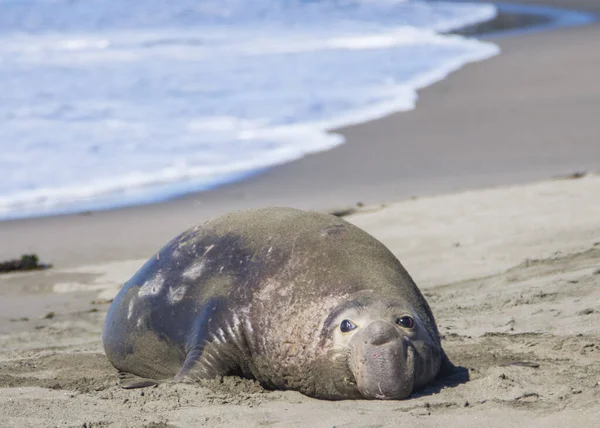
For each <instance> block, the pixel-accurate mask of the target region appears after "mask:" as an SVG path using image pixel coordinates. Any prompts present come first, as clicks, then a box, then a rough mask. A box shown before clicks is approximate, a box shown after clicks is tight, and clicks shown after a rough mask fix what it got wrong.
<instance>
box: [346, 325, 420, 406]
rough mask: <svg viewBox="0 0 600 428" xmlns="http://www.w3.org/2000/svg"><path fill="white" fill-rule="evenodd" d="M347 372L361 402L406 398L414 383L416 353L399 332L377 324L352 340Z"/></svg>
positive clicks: (408, 341)
mask: <svg viewBox="0 0 600 428" xmlns="http://www.w3.org/2000/svg"><path fill="white" fill-rule="evenodd" d="M350 345H351V347H352V356H351V358H350V361H349V362H350V369H351V371H352V373H353V375H354V379H355V381H356V387H357V389H358V391H359V392H360V393H361V395H362V396H363V397H364V398H367V399H379V400H399V399H403V398H407V397H408V396H409V395H410V394H411V393H412V390H413V386H414V383H415V382H414V379H415V352H414V348H413V347H412V346H411V344H410V340H409V339H408V338H406V337H405V336H404V335H403V334H402V333H401V332H400V330H399V329H398V328H396V327H395V326H394V325H393V324H391V323H386V322H383V321H377V322H374V323H372V324H371V325H369V326H367V328H365V329H364V331H363V332H360V333H358V334H356V335H355V337H353V338H352V340H351V343H350Z"/></svg>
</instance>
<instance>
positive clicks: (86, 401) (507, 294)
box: [0, 0, 600, 427]
mask: <svg viewBox="0 0 600 428" xmlns="http://www.w3.org/2000/svg"><path fill="white" fill-rule="evenodd" d="M523 3H532V4H554V5H557V6H562V7H570V8H576V7H579V8H581V9H582V10H590V11H596V12H600V4H598V2H596V1H593V0H587V1H586V0H571V1H567V0H563V1H559V0H548V1H543V0H539V1H534V0H530V1H523ZM496 42H497V43H498V44H499V45H500V47H501V49H502V54H501V55H500V56H498V57H495V58H492V59H490V60H488V61H484V62H481V63H476V64H472V65H469V66H467V67H465V68H463V69H461V70H460V71H459V72H457V73H454V74H453V75H452V76H450V77H449V78H448V79H446V80H444V81H442V82H440V83H438V84H436V85H433V86H431V87H429V88H427V89H425V90H423V91H421V92H420V94H419V96H420V98H419V101H418V105H417V109H416V110H414V111H412V112H408V113H400V114H395V115H391V116H389V117H386V118H384V119H381V120H378V121H373V122H369V123H366V124H362V125H357V126H353V127H349V128H346V129H342V130H339V132H341V133H342V134H344V135H345V136H346V138H347V143H346V144H344V145H342V146H340V147H339V148H336V149H334V150H332V151H329V152H324V153H318V154H315V155H311V156H307V157H305V158H303V159H301V160H299V161H297V162H294V163H291V164H287V165H283V166H281V167H277V168H273V169H271V170H268V171H266V172H264V173H263V174H260V175H257V176H255V177H253V178H251V179H248V180H246V181H244V182H240V183H235V184H232V185H229V186H226V187H222V188H219V189H216V190H214V191H211V192H206V193H200V194H194V195H190V196H187V197H185V198H181V199H178V200H174V201H170V202H167V203H161V204H153V205H148V206H141V207H133V208H127V209H121V210H114V211H106V212H94V213H84V214H79V215H69V216H57V217H48V218H40V219H29V220H19V221H7V222H0V243H1V245H0V260H4V259H8V258H14V257H17V256H19V255H20V254H22V253H27V252H35V253H38V254H39V255H40V257H41V259H42V261H44V262H50V263H53V264H54V266H55V267H54V268H53V269H51V270H48V271H43V272H32V273H19V274H10V275H2V276H1V277H0V349H1V351H0V414H1V415H2V422H1V423H0V425H2V426H9V427H11V426H14V427H22V426H80V427H81V426H83V424H84V423H85V424H86V425H85V426H87V427H90V426H109V425H111V426H144V425H146V426H192V425H196V426H202V425H205V426H219V425H221V426H225V425H232V426H236V425H239V421H241V420H244V423H245V425H247V426H263V425H275V426H306V425H310V426H334V425H335V426H365V425H378V426H409V425H410V426H414V425H415V424H417V425H418V426H421V425H426V426H452V427H454V426H456V427H469V426H477V427H479V426H502V427H505V426H507V425H508V426H515V425H517V424H521V425H524V426H534V427H536V426H539V427H551V426H561V427H562V426H585V425H586V424H587V425H589V426H594V424H595V423H596V422H597V421H598V420H600V409H599V408H598V406H597V403H598V401H599V398H600V386H599V382H600V368H599V366H598V364H597V361H598V356H599V355H600V347H599V346H598V343H600V340H599V339H600V306H599V304H598V302H600V295H599V294H598V293H599V291H598V290H600V287H599V285H600V272H599V270H598V269H599V268H600V205H599V203H600V197H597V195H600V176H598V175H594V174H591V175H588V176H585V177H583V178H581V179H564V180H556V179H552V178H553V177H557V176H564V175H569V174H572V173H574V172H578V171H591V172H597V171H600V143H599V136H600V121H599V120H598V118H597V116H598V114H597V112H599V111H600V86H599V85H598V84H597V79H598V78H597V76H600V50H599V49H598V45H599V43H600V25H598V24H594V25H590V26H585V27H578V28H569V29H562V30H556V31H551V32H544V33H535V34H527V35H522V36H515V37H507V38H499V39H497V40H496ZM538 180H544V181H541V182H539V183H534V184H524V183H530V182H534V181H538ZM507 186H508V187H507ZM467 189H475V190H469V191H466V190H467ZM412 196H418V198H416V199H410V198H411V197H412ZM359 201H360V202H362V203H364V204H366V206H365V207H363V208H360V209H359V210H358V211H359V212H358V213H356V214H353V215H351V216H349V217H347V218H348V219H349V220H350V221H352V222H353V223H355V224H357V225H359V226H361V227H363V228H365V230H367V231H368V232H370V233H372V234H374V235H375V236H376V237H378V238H379V239H381V240H382V241H383V242H384V243H385V244H386V245H388V246H389V247H390V249H391V250H392V251H393V252H394V253H395V254H396V255H397V256H398V257H399V258H400V260H401V261H402V262H403V263H404V265H405V266H406V267H407V269H408V271H409V272H410V273H411V274H412V275H413V277H414V278H415V280H416V281H417V284H419V286H420V287H421V288H422V290H423V291H424V293H425V295H426V297H427V299H428V301H429V303H430V304H431V306H432V308H433V311H434V314H435V315H436V318H437V321H438V324H439V325H440V329H441V331H442V333H443V334H444V335H445V338H444V347H445V348H446V349H447V350H448V353H449V355H450V356H451V358H452V359H453V360H454V361H455V363H457V364H459V365H461V366H463V367H466V368H468V369H469V376H470V378H471V380H470V381H469V382H466V383H458V384H454V385H451V384H447V383H446V384H441V385H437V386H435V387H433V388H432V389H429V390H426V391H425V392H424V393H423V394H421V395H418V396H416V397H414V398H412V399H410V400H407V401H402V402H385V403H384V402H363V401H358V402H356V401H348V402H336V403H331V402H324V401H318V400H313V399H309V398H306V397H304V396H302V395H300V394H297V393H294V392H266V391H263V390H262V389H260V388H259V387H258V386H256V385H254V384H253V383H251V382H243V381H239V380H238V381H235V380H228V381H226V382H225V383H222V384H220V383H217V384H209V385H205V386H203V387H199V386H196V385H172V384H166V385H161V386H159V387H158V388H156V389H150V390H146V391H145V393H144V394H143V395H142V394H141V391H123V390H120V389H119V388H118V387H117V386H116V376H115V373H114V370H113V369H112V368H111V367H110V366H109V364H108V362H107V361H106V359H105V357H104V355H103V351H102V346H101V342H100V332H101V329H102V320H103V318H104V315H105V312H106V310H107V302H108V301H110V299H111V298H112V296H113V295H114V293H115V292H116V291H117V290H118V288H119V287H120V285H121V284H122V283H123V281H124V280H126V279H127V278H128V277H129V276H130V275H131V274H132V273H133V272H135V270H137V269H138V268H139V266H140V265H141V264H142V262H143V261H144V260H145V259H146V258H147V257H149V256H150V255H151V254H152V253H153V252H154V251H155V250H156V249H157V248H158V247H159V246H161V245H162V244H164V243H165V242H166V241H168V240H169V239H170V238H172V237H173V236H175V235H176V234H177V233H179V232H181V231H182V230H184V229H186V228H187V227H189V226H191V225H194V224H197V223H199V222H201V221H202V220H204V219H207V218H209V217H212V216H214V215H217V214H220V213H222V212H225V211H229V210H232V209H238V208H247V207H256V206H263V205H289V206H295V207H299V208H306V209H317V210H323V211H329V210H334V209H341V208H349V207H355V205H356V203H357V202H359ZM152 423H153V424H154V425H150V424H152ZM161 424H162V425H161Z"/></svg>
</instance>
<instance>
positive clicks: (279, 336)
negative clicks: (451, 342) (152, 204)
mask: <svg viewBox="0 0 600 428" xmlns="http://www.w3.org/2000/svg"><path fill="white" fill-rule="evenodd" d="M103 342H104V349H105V351H106V355H107V356H108V359H109V360H110V362H111V363H112V364H113V365H114V366H115V367H116V368H117V369H118V370H120V371H121V372H124V373H128V374H129V375H128V376H129V378H130V379H133V380H134V381H133V382H131V383H129V384H128V385H125V386H124V387H140V386H148V385H150V384H152V383H153V382H154V380H156V379H165V378H175V379H176V380H178V379H190V378H191V379H211V378H215V377H218V376H225V375H238V376H242V377H246V378H250V379H256V380H257V381H259V382H260V383H261V384H262V385H263V386H265V387H267V388H270V389H292V390H297V391H300V392H301V393H303V394H306V395H308V396H312V397H316V398H324V399H356V398H367V399H402V398H406V397H408V396H409V395H410V394H411V393H412V392H413V391H415V390H417V389H419V388H422V387H423V386H424V385H426V384H427V383H428V382H430V381H432V380H433V379H434V378H435V377H436V376H437V375H438V374H439V373H440V372H441V371H445V370H448V369H451V367H452V364H451V363H450V361H449V360H448V358H447V357H446V355H445V353H444V351H443V350H442V347H441V344H440V337H439V333H438V330H437V327H436V324H435V321H434V318H433V315H432V313H431V309H430V308H429V306H428V304H427V302H426V301H425V299H424V297H423V296H422V295H421V293H420V292H419V289H418V288H417V286H416V285H415V283H414V282H413V280H412V279H411V277H410V276H409V274H408V273H407V272H406V270H405V269H404V268H403V267H402V265H401V264H400V262H399V261H398V260H397V259H396V257H395V256H394V255H393V254H392V253H391V252H390V251H389V250H388V249H387V248H386V247H385V246H384V245H383V244H382V243H380V242H379V241H377V240H376V239H375V238H373V237H372V236H371V235H369V234H367V233H366V232H364V231H363V230H361V229H359V228H358V227H356V226H353V225H352V224H350V223H348V222H346V221H345V220H343V219H341V218H338V217H335V216H332V215H327V214H319V213H314V212H305V211H300V210H296V209H291V208H265V209H258V210H249V211H241V212H235V213H231V214H228V215H225V216H222V217H219V218H217V219H215V220H212V221H209V222H206V223H204V224H203V225H200V226H197V227H195V228H193V229H190V230H188V231H186V232H184V233H182V234H181V235H179V236H177V237H176V238H174V239H173V240H172V241H171V242H169V243H168V244H167V245H166V246H165V247H163V248H162V249H161V250H160V251H159V252H158V253H157V254H156V255H155V256H153V257H152V258H151V259H150V260H149V261H148V262H147V263H146V264H145V265H144V266H143V267H142V268H141V269H140V270H139V271H138V272H137V273H136V274H135V275H134V276H133V277H132V278H131V279H130V280H129V281H127V283H125V285H124V286H123V288H122V289H121V291H120V292H119V293H118V295H117V296H116V298H115V299H114V301H113V303H112V305H111V306H110V309H109V311H108V314H107V316H106V322H105V327H104V331H103Z"/></svg>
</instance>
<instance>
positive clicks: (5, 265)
mask: <svg viewBox="0 0 600 428" xmlns="http://www.w3.org/2000/svg"><path fill="white" fill-rule="evenodd" d="M51 267H52V265H50V264H44V263H40V258H39V257H38V255H37V254H23V255H22V256H21V258H20V259H14V260H7V261H4V262H0V273H7V272H17V271H28V270H42V269H49V268H51Z"/></svg>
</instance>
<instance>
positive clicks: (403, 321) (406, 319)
mask: <svg viewBox="0 0 600 428" xmlns="http://www.w3.org/2000/svg"><path fill="white" fill-rule="evenodd" d="M396 324H398V325H399V326H400V327H404V328H413V327H414V326H415V319H414V318H413V317H411V316H408V315H404V316H402V317H398V318H397V319H396Z"/></svg>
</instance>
